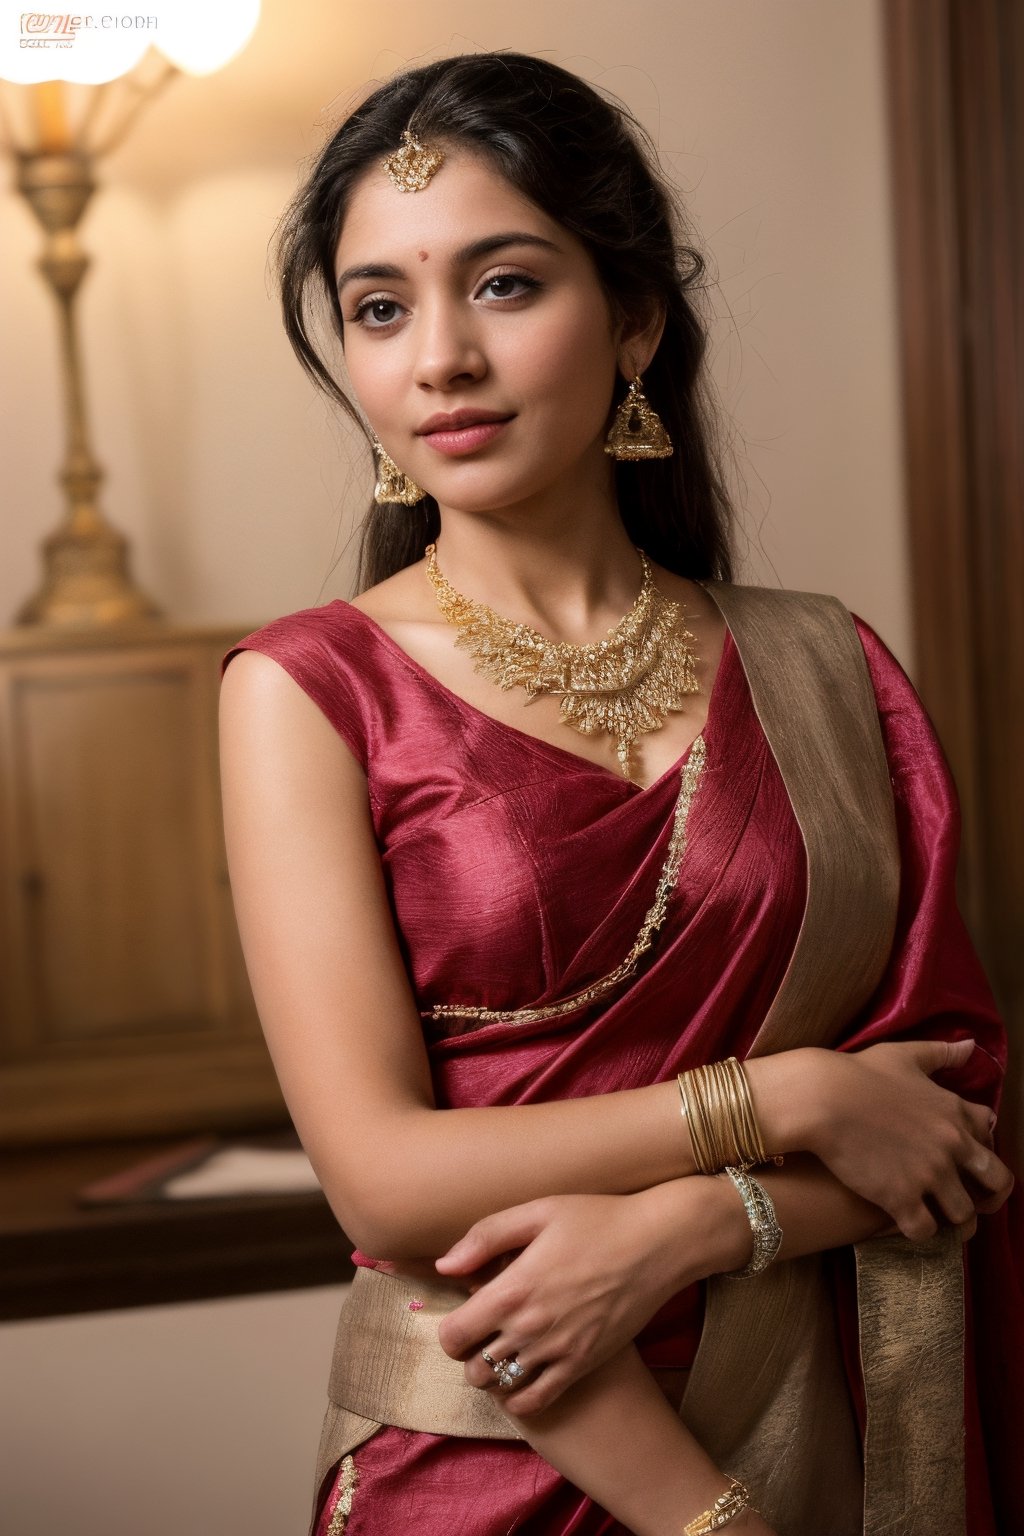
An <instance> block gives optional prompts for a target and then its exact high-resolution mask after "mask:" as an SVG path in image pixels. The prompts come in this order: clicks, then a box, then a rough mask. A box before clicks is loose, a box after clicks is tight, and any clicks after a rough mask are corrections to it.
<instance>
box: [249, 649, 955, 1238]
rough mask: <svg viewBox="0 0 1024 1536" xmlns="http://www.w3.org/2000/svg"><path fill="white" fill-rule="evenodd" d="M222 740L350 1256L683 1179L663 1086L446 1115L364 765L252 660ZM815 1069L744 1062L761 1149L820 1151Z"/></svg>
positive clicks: (283, 1059) (673, 1110) (269, 956)
mask: <svg viewBox="0 0 1024 1536" xmlns="http://www.w3.org/2000/svg"><path fill="white" fill-rule="evenodd" d="M221 744H222V782H223V795H224V818H225V833H226V838H227V848H228V860H229V867H230V872H231V883H232V891H233V895H234V901H235V909H236V913H237V917H238V923H239V930H240V933H241V937H242V943H243V948H244V951H245V956H246V963H247V966H248V969H249V974H250V978H251V981H252V986H253V991H254V994H255V997H256V1002H257V1006H258V1009H259V1013H260V1018H261V1021H262V1023H263V1027H264V1031H265V1034H266V1038H267V1042H268V1045H269V1048H270V1052H271V1055H272V1057H273V1060H274V1064H275V1068H276V1070H277V1074H278V1078H279V1080H280V1083H281V1087H282V1091H283V1093H284V1096H285V1100H286V1102H287V1104H288V1107H289V1109H290V1111H291V1114H292V1117H293V1119H294V1122H295V1125H296V1127H297V1129H298V1131H299V1134H300V1136H301V1138H302V1141H303V1144H304V1146H305V1148H306V1150H307V1152H308V1154H309V1157H310V1159H311V1161H312V1163H313V1165H314V1167H315V1169H316V1171H317V1174H318V1176H319V1178H320V1180H321V1182H322V1184H323V1187H324V1190H325V1192H326V1194H327V1197H328V1199H329V1201H330V1203H331V1206H332V1208H333V1210H334V1212H335V1214H336V1216H337V1218H338V1220H339V1222H340V1223H341V1225H342V1226H343V1227H344V1229H345V1230H346V1232H348V1234H349V1235H350V1236H351V1237H352V1238H353V1239H354V1240H355V1241H356V1242H357V1243H358V1244H359V1245H360V1247H362V1248H364V1249H365V1250H366V1251H368V1252H370V1253H372V1254H375V1255H376V1256H378V1257H387V1258H392V1259H401V1258H404V1257H417V1256H426V1255H435V1254H437V1253H440V1252H442V1251H443V1250H444V1249H446V1248H447V1247H448V1246H449V1244H451V1243H452V1242H453V1241H454V1240H455V1239H457V1238H458V1237H460V1236H461V1235H462V1234H463V1233H465V1232H466V1231H467V1230H468V1228H469V1227H470V1226H472V1224H473V1223H474V1222H475V1221H477V1220H478V1219H479V1218H480V1217H482V1216H484V1215H486V1214H487V1213H489V1212H493V1211H497V1210H501V1209H504V1208H507V1207H509V1206H513V1205H516V1204H519V1203H521V1202H523V1201H528V1200H532V1199H536V1198H538V1197H542V1196H548V1195H556V1194H568V1193H570V1192H583V1193H588V1192H595V1193H596V1192H599V1191H601V1192H613V1193H627V1192H629V1191H635V1190H640V1189H645V1188H648V1187H650V1186H656V1185H659V1184H663V1183H665V1182H667V1181H671V1180H673V1179H675V1178H678V1177H680V1176H683V1175H686V1174H688V1173H691V1172H692V1171H693V1160H692V1155H691V1151H690V1145H689V1138H688V1136H687V1135H686V1131H685V1126H684V1125H683V1123H682V1121H681V1118H680V1115H679V1104H678V1097H677V1093H676V1087H675V1084H674V1083H660V1084H655V1085H653V1086H651V1087H645V1088H639V1089H631V1090H627V1091H623V1092H618V1093H614V1094H608V1095H603V1096H601V1097H600V1098H590V1099H577V1100H572V1101H567V1102H559V1103H548V1104H531V1105H524V1106H521V1107H515V1108H496V1109H452V1110H447V1109H446V1110H442V1111H438V1110H437V1109H436V1106H435V1103H434V1098H433V1092H432V1087H431V1080H430V1071H429V1066H428V1061H427V1055H426V1051H425V1048H424V1043H423V1037H422V1028H421V1021H420V1018H419V1015H418V1013H417V1010H416V1006H415V1001H414V998H413V996H412V993H411V989H410V986H409V982H408V978H407V976H406V973H405V969H404V965H403V962H402V958H401V954H400V951H399V946H398V941H397V937H396V934H395V930H394V925H393V922H392V918H391V912H390V908H389V905H388V900H387V895H386V891H385V886H384V880H383V873H382V869H381V864H380V858H379V854H378V850H377V847H376V843H375V840H374V836H373V829H372V824H371V820H370V814H369V806H368V802H367V787H366V780H365V777H364V775H363V773H362V770H361V768H360V767H359V765H358V764H357V763H356V762H355V760H354V758H353V757H352V755H351V754H350V752H349V751H348V749H347V747H346V746H345V745H344V743H343V742H342V741H341V739H340V738H339V736H338V735H337V733H336V732H335V731H334V729H333V728H332V727H331V725H330V724H329V723H328V721H327V720H326V719H325V718H324V716H323V715H322V714H321V713H320V711H319V709H318V708H317V707H316V706H315V705H314V704H313V703H312V701H311V700H310V699H309V698H307V696H306V695H305V694H304V693H303V692H302V690H301V689H300V688H299V687H298V685H297V684H296V683H294V682H293V681H292V679H291V678H290V677H289V676H288V675H287V673H286V672H285V671H284V670H283V669H282V668H281V667H279V666H278V665H277V663H276V662H273V661H271V660H270V659H269V658H267V657H264V656H261V655H259V654H258V653H255V652H243V653H242V654H241V655H239V656H238V657H236V658H235V660H233V661H232V663H231V665H230V667H229V668H228V670H227V672H226V674H225V678H224V684H223V687H222V693H221ZM905 1049H908V1050H909V1049H910V1048H909V1047H906V1048H905ZM823 1054H831V1053H818V1052H809V1053H808V1052H788V1053H785V1054H783V1055H780V1056H775V1057H771V1058H764V1059H762V1060H759V1061H757V1062H756V1063H751V1064H750V1068H749V1076H750V1080H751V1086H752V1089H753V1091H754V1094H755V1102H756V1104H757V1108H758V1113H759V1115H760V1118H761V1123H762V1126H763V1128H764V1132H765V1135H766V1138H767V1139H768V1141H769V1143H770V1144H771V1146H772V1148H773V1150H778V1151H784V1152H785V1151H790V1150H792V1149H794V1148H797V1147H805V1146H813V1140H812V1136H811V1132H810V1129H809V1124H810V1122H809V1117H808V1106H810V1105H812V1104H813V1103H814V1102H815V1100H816V1095H815V1092H814V1090H813V1084H812V1083H811V1081H810V1078H811V1076H812V1075H813V1074H811V1073H809V1071H808V1058H810V1057H815V1056H819V1055H823ZM866 1054H867V1053H865V1055H866ZM837 1070H840V1069H837ZM935 1092H936V1093H939V1092H941V1090H935ZM948 1097H949V1098H950V1099H951V1100H952V1099H953V1096H952V1095H949V1096H948ZM955 1102H956V1103H957V1104H959V1102H960V1101H958V1100H957V1101H955ZM815 1150H817V1148H815Z"/></svg>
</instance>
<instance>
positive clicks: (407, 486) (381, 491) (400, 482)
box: [373, 437, 427, 507]
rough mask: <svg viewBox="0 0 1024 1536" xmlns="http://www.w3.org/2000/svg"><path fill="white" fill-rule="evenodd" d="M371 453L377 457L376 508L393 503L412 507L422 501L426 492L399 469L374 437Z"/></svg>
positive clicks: (374, 493)
mask: <svg viewBox="0 0 1024 1536" xmlns="http://www.w3.org/2000/svg"><path fill="white" fill-rule="evenodd" d="M373 451H374V453H375V454H376V455H377V484H376V485H375V486H374V488H373V499H374V501H375V502H376V503H377V505H378V507H387V506H391V505H392V504H393V503H395V502H397V503H398V505H399V506H402V507H414V506H415V505H416V503H417V502H418V501H422V500H423V498H424V496H425V495H426V494H427V493H426V491H424V490H422V489H421V488H420V486H418V485H417V484H416V481H415V480H410V478H409V476H408V475H407V474H406V473H405V472H404V471H403V470H401V469H399V467H398V465H397V464H396V463H395V461H394V459H393V458H392V457H391V455H390V454H389V453H387V452H386V451H385V449H384V445H383V444H382V443H380V442H379V441H378V440H377V438H376V437H375V438H374V439H373Z"/></svg>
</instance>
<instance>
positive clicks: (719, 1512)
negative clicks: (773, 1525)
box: [683, 1477, 750, 1536]
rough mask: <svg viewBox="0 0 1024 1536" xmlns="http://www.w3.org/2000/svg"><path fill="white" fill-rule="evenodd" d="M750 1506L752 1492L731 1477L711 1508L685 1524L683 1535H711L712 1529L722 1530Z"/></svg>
mask: <svg viewBox="0 0 1024 1536" xmlns="http://www.w3.org/2000/svg"><path fill="white" fill-rule="evenodd" d="M749 1508H750V1494H749V1493H748V1492H747V1490H746V1488H745V1487H744V1485H743V1484H742V1483H741V1482H740V1481H739V1479H738V1478H735V1477H730V1479H729V1486H728V1488H727V1489H726V1490H725V1492H724V1493H723V1494H721V1495H720V1496H719V1497H718V1498H717V1499H716V1500H715V1502H714V1503H713V1504H712V1506H711V1508H710V1509H706V1510H705V1511H704V1513H703V1514H701V1515H697V1516H696V1518H695V1519H693V1520H691V1521H690V1523H689V1525H684V1526H683V1536H709V1533H710V1532H711V1531H720V1530H721V1529H722V1527H723V1526H724V1525H728V1524H729V1523H730V1522H731V1521H733V1520H735V1519H736V1516H737V1515H742V1513H743V1511H744V1510H745V1509H749Z"/></svg>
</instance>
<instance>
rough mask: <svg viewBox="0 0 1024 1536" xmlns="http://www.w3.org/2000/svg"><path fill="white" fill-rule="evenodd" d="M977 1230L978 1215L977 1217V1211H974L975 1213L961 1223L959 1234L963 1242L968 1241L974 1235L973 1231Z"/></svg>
mask: <svg viewBox="0 0 1024 1536" xmlns="http://www.w3.org/2000/svg"><path fill="white" fill-rule="evenodd" d="M977 1230H978V1217H977V1213H975V1215H973V1216H972V1217H971V1219H970V1221H965V1222H963V1223H962V1224H961V1227H960V1236H961V1237H962V1238H963V1240H964V1242H965V1243H969V1242H970V1240H971V1238H972V1237H973V1236H974V1234H975V1232H977Z"/></svg>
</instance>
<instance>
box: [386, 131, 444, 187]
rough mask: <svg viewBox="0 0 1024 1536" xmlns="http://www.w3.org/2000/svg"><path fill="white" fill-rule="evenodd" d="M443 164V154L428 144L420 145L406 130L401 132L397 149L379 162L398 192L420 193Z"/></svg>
mask: <svg viewBox="0 0 1024 1536" xmlns="http://www.w3.org/2000/svg"><path fill="white" fill-rule="evenodd" d="M443 164H444V152H443V151H442V150H440V149H434V148H433V147H432V146H430V145H428V144H421V143H420V141H419V139H418V138H417V137H416V135H415V134H414V133H413V132H412V131H411V130H410V129H408V128H405V129H403V131H402V143H401V147H400V148H399V149H396V150H394V151H392V153H391V154H390V155H387V156H386V157H385V158H384V159H383V160H382V161H381V168H382V169H383V170H384V171H386V172H387V174H388V176H389V177H390V178H391V180H392V182H393V183H394V185H395V186H396V187H397V188H398V190H399V192H422V191H423V188H424V187H425V186H426V185H427V184H428V183H429V181H430V179H431V177H432V176H433V175H434V174H435V173H436V172H437V171H438V170H440V168H441V166H442V165H443Z"/></svg>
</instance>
